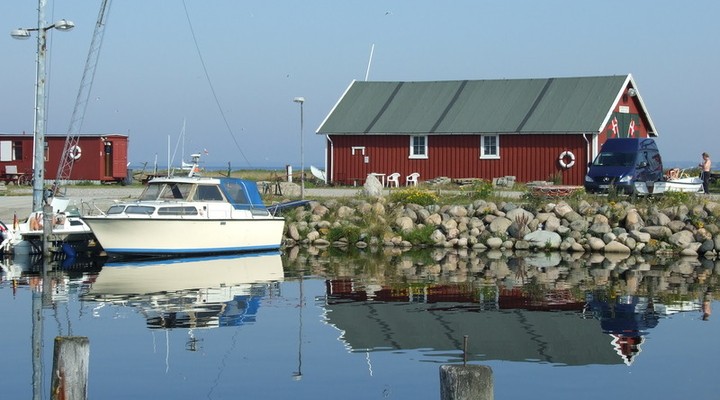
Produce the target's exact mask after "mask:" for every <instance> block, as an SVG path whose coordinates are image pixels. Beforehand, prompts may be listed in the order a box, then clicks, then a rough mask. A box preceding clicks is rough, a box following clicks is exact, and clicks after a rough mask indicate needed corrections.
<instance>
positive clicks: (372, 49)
mask: <svg viewBox="0 0 720 400" xmlns="http://www.w3.org/2000/svg"><path fill="white" fill-rule="evenodd" d="M374 52H375V43H373V44H372V47H370V59H369V60H368V66H367V70H366V71H365V82H367V80H368V75H370V64H372V57H373V53H374Z"/></svg>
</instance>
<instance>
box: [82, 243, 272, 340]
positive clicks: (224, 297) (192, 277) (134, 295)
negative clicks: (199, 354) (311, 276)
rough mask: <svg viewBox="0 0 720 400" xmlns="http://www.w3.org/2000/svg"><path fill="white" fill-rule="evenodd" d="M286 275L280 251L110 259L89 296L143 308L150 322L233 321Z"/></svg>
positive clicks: (247, 316) (246, 317) (252, 310)
mask: <svg viewBox="0 0 720 400" xmlns="http://www.w3.org/2000/svg"><path fill="white" fill-rule="evenodd" d="M282 280H283V267H282V260H281V257H280V254H279V253H277V252H271V253H267V252H266V253H256V254H244V255H224V256H216V257H197V258H177V259H163V260H153V261H139V262H133V263H108V264H105V265H104V266H103V268H102V270H101V271H100V274H99V275H98V277H97V279H96V281H95V282H94V283H93V284H92V287H91V288H90V289H89V290H88V292H87V294H86V295H85V296H84V299H85V300H94V301H101V302H109V303H115V304H123V305H130V306H133V307H137V308H140V309H141V310H142V311H143V314H145V315H146V317H147V320H148V325H149V326H150V327H163V328H173V327H212V326H230V325H240V324H242V323H245V322H248V321H251V320H254V318H255V315H256V313H257V310H258V307H259V305H260V300H261V299H262V297H264V296H265V295H267V294H268V293H269V292H270V291H272V290H277V282H280V281H282Z"/></svg>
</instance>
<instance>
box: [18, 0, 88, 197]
mask: <svg viewBox="0 0 720 400" xmlns="http://www.w3.org/2000/svg"><path fill="white" fill-rule="evenodd" d="M45 2H46V0H38V26H37V28H18V29H14V30H12V31H10V36H12V37H13V38H15V39H29V38H30V32H32V31H37V59H36V67H37V70H36V71H35V121H34V122H35V124H34V125H35V127H34V132H33V139H34V143H33V144H34V146H35V147H34V152H33V204H32V210H33V211H42V208H43V195H44V188H43V187H44V184H45V80H46V76H45V54H46V52H47V45H46V37H47V31H48V30H50V29H53V28H55V29H58V30H61V31H69V30H71V29H72V28H74V27H75V24H74V23H72V21H68V20H65V19H61V20H59V21H57V22H56V23H54V24H51V25H45Z"/></svg>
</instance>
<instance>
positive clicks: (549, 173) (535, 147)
mask: <svg viewBox="0 0 720 400" xmlns="http://www.w3.org/2000/svg"><path fill="white" fill-rule="evenodd" d="M330 139H331V141H332V146H328V148H330V147H332V160H330V159H328V165H330V166H331V167H329V169H330V171H329V172H330V178H331V180H332V181H333V182H336V183H341V184H352V182H353V180H357V182H358V183H362V182H364V180H365V177H366V176H367V175H368V174H369V173H371V172H376V173H384V174H388V175H389V174H391V173H394V172H399V173H400V174H401V183H402V184H404V179H405V176H407V175H409V174H411V173H413V172H418V173H420V180H428V179H433V178H436V177H439V176H446V177H450V178H453V179H457V178H482V179H486V180H492V179H493V178H496V177H503V176H508V175H512V176H515V177H516V179H517V181H519V182H530V181H536V180H541V181H547V180H552V178H553V176H555V175H556V174H560V176H561V177H562V184H565V185H582V183H583V179H584V177H585V173H586V170H587V167H586V166H587V163H588V162H589V161H590V160H589V159H588V156H587V149H588V142H586V141H585V139H583V136H582V135H516V134H508V135H500V136H499V149H500V158H499V159H480V137H479V136H477V135H429V136H428V158H427V159H410V158H409V154H410V139H409V137H408V136H407V135H392V136H373V135H368V136H364V135H334V136H332V135H331V137H330ZM587 140H588V141H590V140H592V136H591V135H587ZM353 147H355V148H356V149H355V151H354V154H353ZM359 147H365V151H364V155H363V154H362V151H361V150H360V149H359ZM564 151H570V152H572V153H573V154H574V155H575V164H574V165H573V166H572V167H571V168H569V169H565V168H562V167H561V166H560V163H559V157H560V154H561V153H562V152H564ZM365 157H367V162H365ZM331 161H332V164H331Z"/></svg>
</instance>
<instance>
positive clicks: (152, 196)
mask: <svg viewBox="0 0 720 400" xmlns="http://www.w3.org/2000/svg"><path fill="white" fill-rule="evenodd" d="M164 186H165V184H162V183H150V184H148V186H147V187H146V188H145V190H144V191H143V192H142V194H141V195H140V200H157V198H158V196H159V195H160V192H161V191H162V188H163V187H164Z"/></svg>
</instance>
